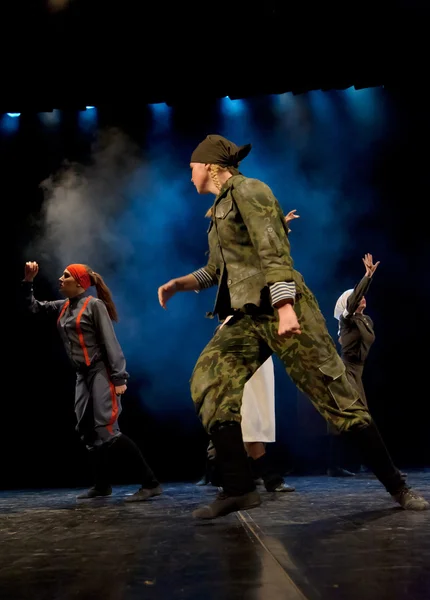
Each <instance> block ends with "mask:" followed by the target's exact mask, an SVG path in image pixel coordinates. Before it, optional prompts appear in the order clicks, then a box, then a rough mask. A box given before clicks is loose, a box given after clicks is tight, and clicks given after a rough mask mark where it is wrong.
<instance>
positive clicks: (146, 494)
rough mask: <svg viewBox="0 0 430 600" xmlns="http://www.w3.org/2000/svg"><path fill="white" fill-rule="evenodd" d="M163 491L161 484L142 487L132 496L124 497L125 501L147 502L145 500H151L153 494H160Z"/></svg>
mask: <svg viewBox="0 0 430 600" xmlns="http://www.w3.org/2000/svg"><path fill="white" fill-rule="evenodd" d="M162 493H163V490H162V489H161V487H160V486H159V485H157V487H155V488H152V489H146V488H140V489H139V490H137V492H134V494H132V495H131V496H127V497H126V498H125V499H124V502H145V500H149V498H152V497H153V496H160V495H161V494H162Z"/></svg>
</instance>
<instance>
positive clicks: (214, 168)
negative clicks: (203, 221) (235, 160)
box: [205, 165, 233, 219]
mask: <svg viewBox="0 0 430 600" xmlns="http://www.w3.org/2000/svg"><path fill="white" fill-rule="evenodd" d="M220 172H221V173H231V171H230V169H229V168H228V167H221V166H220V165H209V175H210V176H211V178H212V181H213V182H214V184H215V186H216V188H217V189H218V190H220V189H221V187H222V184H221V181H220V180H219V177H218V173H220ZM231 174H232V175H233V173H231ZM212 214H213V210H212V206H211V207H210V209H209V210H208V211H207V212H206V214H205V217H207V218H208V219H211V218H212Z"/></svg>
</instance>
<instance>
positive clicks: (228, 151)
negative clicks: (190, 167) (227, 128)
mask: <svg viewBox="0 0 430 600" xmlns="http://www.w3.org/2000/svg"><path fill="white" fill-rule="evenodd" d="M251 148H252V146H251V144H245V145H244V146H236V144H234V143H233V142H230V141H229V140H227V139H226V138H225V137H222V135H208V136H207V137H206V138H205V139H204V140H203V142H201V143H200V144H199V145H198V146H197V148H196V149H195V150H194V152H193V153H192V155H191V161H190V162H196V163H203V164H210V165H219V166H220V167H227V168H230V170H231V171H233V170H234V171H237V168H238V166H239V163H240V161H241V160H243V159H244V158H245V157H246V156H248V154H249V153H250V152H251Z"/></svg>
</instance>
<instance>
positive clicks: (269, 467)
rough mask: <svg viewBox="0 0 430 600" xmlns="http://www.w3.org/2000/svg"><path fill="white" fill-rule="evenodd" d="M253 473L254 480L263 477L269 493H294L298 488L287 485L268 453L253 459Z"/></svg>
mask: <svg viewBox="0 0 430 600" xmlns="http://www.w3.org/2000/svg"><path fill="white" fill-rule="evenodd" d="M252 463H253V464H252V467H251V470H252V473H253V475H254V479H257V478H259V477H261V478H262V479H263V482H264V487H265V488H266V490H267V491H268V492H294V491H295V489H296V488H294V487H292V486H291V485H287V484H286V483H285V482H284V478H283V477H282V476H281V475H280V474H279V473H278V471H277V470H276V469H275V467H274V466H273V464H272V461H271V460H270V459H269V457H268V456H267V454H266V453H264V454H263V456H260V457H259V458H257V459H255V460H254V459H252Z"/></svg>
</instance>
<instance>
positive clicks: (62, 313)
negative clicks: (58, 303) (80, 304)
mask: <svg viewBox="0 0 430 600" xmlns="http://www.w3.org/2000/svg"><path fill="white" fill-rule="evenodd" d="M69 304H70V300H66V301H65V303H64V304H63V308H62V309H61V312H60V315H59V317H58V319H57V323H59V322H60V319H61V317H62V316H63V315H64V313H65V312H66V309H67V307H68V306H69Z"/></svg>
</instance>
